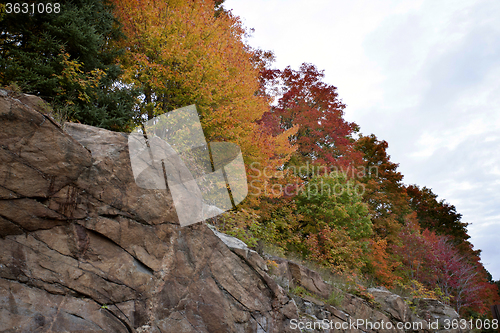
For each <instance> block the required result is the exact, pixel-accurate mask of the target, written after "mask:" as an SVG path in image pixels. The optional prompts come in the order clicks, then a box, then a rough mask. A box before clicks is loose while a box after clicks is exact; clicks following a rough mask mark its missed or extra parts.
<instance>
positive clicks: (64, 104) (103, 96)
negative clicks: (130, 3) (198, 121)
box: [0, 0, 135, 130]
mask: <svg viewBox="0 0 500 333" xmlns="http://www.w3.org/2000/svg"><path fill="white" fill-rule="evenodd" d="M26 3H28V4H30V3H35V4H41V3H43V4H45V5H48V4H51V5H54V3H53V2H50V1H46V0H44V1H37V2H34V1H26ZM58 4H60V10H59V12H58V13H54V12H53V13H50V14H47V13H43V14H38V13H35V14H32V15H31V14H22V13H19V14H8V15H7V14H6V15H4V16H3V17H2V18H1V21H0V24H1V31H2V33H1V35H0V68H1V71H0V72H1V74H0V84H2V85H9V84H12V83H16V84H17V85H19V87H20V88H21V89H22V90H23V91H24V92H26V93H30V94H34V95H38V96H40V97H41V98H43V99H45V100H46V101H48V102H49V103H51V104H52V105H54V106H55V107H57V108H64V109H65V110H66V111H67V112H68V118H69V120H75V121H79V122H82V123H86V124H89V125H94V126H100V127H105V128H108V129H115V130H126V129H127V128H128V125H129V124H130V121H131V119H132V109H133V104H134V102H135V97H134V92H133V91H130V90H129V89H126V88H125V87H122V86H120V85H119V75H120V73H121V69H120V67H119V66H118V65H117V64H116V57H117V56H118V54H119V53H120V52H121V51H120V50H119V49H117V48H114V47H112V43H113V42H114V41H116V40H118V39H120V38H121V36H122V35H121V32H120V26H119V25H118V23H117V21H116V19H115V18H114V16H113V14H112V10H111V6H110V4H109V3H108V2H107V1H105V0H74V1H59V2H58Z"/></svg>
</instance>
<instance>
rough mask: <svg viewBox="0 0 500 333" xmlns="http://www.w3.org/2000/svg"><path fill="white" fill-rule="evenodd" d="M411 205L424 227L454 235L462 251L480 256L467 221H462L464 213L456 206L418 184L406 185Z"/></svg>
mask: <svg viewBox="0 0 500 333" xmlns="http://www.w3.org/2000/svg"><path fill="white" fill-rule="evenodd" d="M406 193H407V194H408V197H409V204H410V207H411V208H412V209H413V210H414V211H415V212H416V213H417V218H418V221H419V224H420V226H421V227H422V228H423V229H426V228H427V229H429V230H431V231H435V232H436V233H437V234H439V235H448V236H451V237H452V241H453V243H454V244H455V245H456V246H457V247H458V249H459V250H460V251H461V252H462V253H469V254H472V255H477V256H479V253H480V251H474V250H473V249H472V244H470V243H469V241H468V239H469V238H470V236H469V235H468V234H467V225H468V224H467V223H464V222H462V221H461V219H462V214H459V213H457V211H456V208H455V206H453V205H450V204H448V203H446V202H445V201H444V200H440V201H438V200H437V195H436V194H434V193H433V192H432V190H431V189H429V188H427V187H425V186H424V187H423V188H419V187H418V186H417V185H409V186H407V187H406Z"/></svg>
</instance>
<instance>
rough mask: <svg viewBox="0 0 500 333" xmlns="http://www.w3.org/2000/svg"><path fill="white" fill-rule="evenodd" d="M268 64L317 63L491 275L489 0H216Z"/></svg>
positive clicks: (495, 265) (499, 135) (497, 96)
mask: <svg viewBox="0 0 500 333" xmlns="http://www.w3.org/2000/svg"><path fill="white" fill-rule="evenodd" d="M225 7H226V8H227V9H232V10H233V13H234V14H235V15H238V16H240V17H241V19H242V22H243V23H244V25H245V26H246V27H248V28H255V32H254V33H253V36H252V37H251V38H249V40H248V41H249V43H250V45H252V46H254V47H259V48H262V49H265V50H272V51H274V53H275V55H276V58H277V62H276V67H277V68H284V67H286V66H288V65H291V66H292V67H293V68H295V69H298V67H299V66H300V64H301V63H303V62H309V63H312V64H314V65H316V66H317V67H318V69H323V70H325V75H326V77H325V81H326V82H328V83H330V84H333V85H335V86H336V87H337V88H338V92H339V96H340V97H341V99H342V100H343V102H344V103H345V104H347V108H346V115H345V118H346V119H347V120H348V121H354V122H356V123H357V124H358V125H360V127H361V132H362V133H363V134H371V133H374V134H375V135H376V136H377V137H378V138H379V139H380V140H386V141H387V142H388V143H389V154H390V155H391V160H392V161H393V162H395V163H399V171H400V172H401V173H402V174H403V175H404V177H405V178H404V180H403V181H404V182H405V183H406V184H418V185H420V186H427V187H429V188H431V189H432V190H433V192H434V193H436V194H437V195H439V199H445V200H446V201H447V202H449V203H451V204H453V205H455V206H456V208H457V211H458V212H459V213H461V214H463V218H462V221H463V222H468V223H471V225H470V226H469V227H468V230H469V235H470V236H471V242H472V243H473V244H474V247H475V249H481V250H482V255H481V258H482V262H483V264H484V265H485V267H486V269H488V271H489V272H490V273H491V274H492V275H493V278H494V279H495V280H500V259H499V258H500V151H499V148H500V1H499V0H485V1H460V0H449V1H448V0H427V1H418V0H411V1H403V0H394V1H391V0H377V1H368V0H353V1H329V0H308V1H305V0H302V1H297V0H226V2H225Z"/></svg>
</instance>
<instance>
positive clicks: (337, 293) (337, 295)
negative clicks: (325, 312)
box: [326, 288, 344, 306]
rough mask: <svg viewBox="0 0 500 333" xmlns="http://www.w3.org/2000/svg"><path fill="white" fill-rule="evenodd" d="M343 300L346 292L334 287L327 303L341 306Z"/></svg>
mask: <svg viewBox="0 0 500 333" xmlns="http://www.w3.org/2000/svg"><path fill="white" fill-rule="evenodd" d="M343 301H344V293H343V292H342V291H341V290H339V289H336V288H334V289H333V291H332V293H331V294H330V297H328V299H327V300H326V303H328V304H330V305H333V306H339V305H341V304H342V302H343Z"/></svg>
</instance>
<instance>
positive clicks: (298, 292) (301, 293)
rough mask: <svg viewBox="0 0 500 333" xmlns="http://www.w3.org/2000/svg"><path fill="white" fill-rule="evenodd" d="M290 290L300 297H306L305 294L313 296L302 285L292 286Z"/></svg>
mask: <svg viewBox="0 0 500 333" xmlns="http://www.w3.org/2000/svg"><path fill="white" fill-rule="evenodd" d="M290 292H291V293H292V294H295V295H298V296H300V297H304V296H312V295H311V293H310V292H308V291H307V290H306V289H305V288H304V287H302V286H297V287H295V288H292V289H291V290H290Z"/></svg>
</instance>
